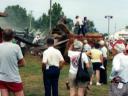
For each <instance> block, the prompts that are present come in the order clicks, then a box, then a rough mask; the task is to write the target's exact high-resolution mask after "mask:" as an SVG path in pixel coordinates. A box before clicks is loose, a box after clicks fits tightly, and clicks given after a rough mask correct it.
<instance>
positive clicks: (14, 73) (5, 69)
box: [0, 29, 25, 96]
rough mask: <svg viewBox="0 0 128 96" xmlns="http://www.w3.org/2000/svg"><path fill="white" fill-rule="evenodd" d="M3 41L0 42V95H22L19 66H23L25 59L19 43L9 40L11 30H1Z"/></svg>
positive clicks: (11, 36)
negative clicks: (10, 93) (11, 93)
mask: <svg viewBox="0 0 128 96" xmlns="http://www.w3.org/2000/svg"><path fill="white" fill-rule="evenodd" d="M2 38H3V43H1V44H0V91H1V94H2V96H9V92H10V91H11V92H13V93H14V95H15V96H24V92H23V84H22V81H21V77H20V74H19V67H23V66H24V64H25V60H24V59H23V55H22V52H21V49H20V47H19V45H17V44H14V43H12V42H11V40H12V39H13V31H12V30H11V29H5V30H4V31H3V36H2Z"/></svg>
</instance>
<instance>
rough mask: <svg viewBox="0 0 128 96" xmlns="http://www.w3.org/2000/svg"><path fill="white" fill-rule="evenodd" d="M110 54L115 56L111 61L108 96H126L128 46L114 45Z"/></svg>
mask: <svg viewBox="0 0 128 96" xmlns="http://www.w3.org/2000/svg"><path fill="white" fill-rule="evenodd" d="M112 52H113V54H114V55H115V56H114V58H113V61H112V71H111V75H110V80H111V83H110V89H109V96H128V73H127V71H128V62H127V60H128V46H126V47H125V45H124V44H115V45H114V46H113V48H112ZM115 53H116V54H115Z"/></svg>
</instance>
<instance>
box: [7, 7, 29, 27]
mask: <svg viewBox="0 0 128 96" xmlns="http://www.w3.org/2000/svg"><path fill="white" fill-rule="evenodd" d="M5 12H6V13H7V14H8V16H7V18H6V21H7V22H8V23H10V24H11V27H13V28H16V29H23V28H25V27H26V26H28V25H29V17H28V16H27V12H26V9H25V8H22V7H20V6H19V5H15V6H8V7H7V8H6V9H5Z"/></svg>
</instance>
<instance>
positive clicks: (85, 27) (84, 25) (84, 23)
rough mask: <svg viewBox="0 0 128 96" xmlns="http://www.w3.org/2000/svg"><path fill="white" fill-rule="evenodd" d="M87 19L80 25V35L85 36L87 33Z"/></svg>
mask: <svg viewBox="0 0 128 96" xmlns="http://www.w3.org/2000/svg"><path fill="white" fill-rule="evenodd" d="M87 32H88V31H87V17H84V19H83V25H82V33H83V34H85V33H87Z"/></svg>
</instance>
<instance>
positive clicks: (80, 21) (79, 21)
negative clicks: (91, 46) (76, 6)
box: [74, 17, 83, 26]
mask: <svg viewBox="0 0 128 96" xmlns="http://www.w3.org/2000/svg"><path fill="white" fill-rule="evenodd" d="M77 24H78V25H80V26H81V25H83V22H82V19H81V18H80V17H79V18H77V19H75V21H74V25H77Z"/></svg>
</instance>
